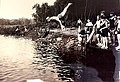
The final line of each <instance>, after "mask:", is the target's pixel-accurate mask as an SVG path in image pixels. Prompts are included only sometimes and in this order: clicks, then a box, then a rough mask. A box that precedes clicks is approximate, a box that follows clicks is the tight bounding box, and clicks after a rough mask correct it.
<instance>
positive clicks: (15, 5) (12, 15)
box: [0, 0, 56, 19]
mask: <svg viewBox="0 0 120 82" xmlns="http://www.w3.org/2000/svg"><path fill="white" fill-rule="evenodd" d="M55 1H56V0H0V18H5V19H18V18H29V19H30V18H32V13H33V12H34V10H33V9H32V6H33V5H34V4H36V3H38V4H40V5H41V4H42V3H45V2H47V3H48V4H49V5H53V4H54V2H55Z"/></svg>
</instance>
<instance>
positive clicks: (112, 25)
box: [109, 12, 116, 45]
mask: <svg viewBox="0 0 120 82" xmlns="http://www.w3.org/2000/svg"><path fill="white" fill-rule="evenodd" d="M109 21H110V26H109V32H110V38H111V44H112V45H114V44H113V42H114V41H115V38H114V37H115V36H114V35H115V34H114V33H115V27H116V24H115V21H116V16H115V15H114V13H113V12H111V13H110V18H109Z"/></svg>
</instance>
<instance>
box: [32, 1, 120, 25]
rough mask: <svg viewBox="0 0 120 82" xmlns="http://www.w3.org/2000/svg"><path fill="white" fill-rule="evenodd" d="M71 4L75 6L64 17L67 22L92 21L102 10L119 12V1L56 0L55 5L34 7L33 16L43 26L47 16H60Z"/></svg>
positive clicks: (36, 5)
mask: <svg viewBox="0 0 120 82" xmlns="http://www.w3.org/2000/svg"><path fill="white" fill-rule="evenodd" d="M69 2H71V3H73V4H72V6H70V8H69V10H68V12H67V14H66V16H65V17H63V20H64V21H66V22H67V21H74V20H78V19H79V18H80V19H81V20H86V19H88V18H90V19H92V18H94V17H96V15H98V14H99V13H100V11H102V10H105V11H106V13H107V14H109V13H110V12H115V13H118V12H119V11H118V10H119V0H56V1H55V2H54V5H49V4H48V3H43V4H42V5H40V4H38V3H37V4H35V5H34V6H33V7H32V8H33V9H35V13H33V15H32V16H33V17H34V20H35V22H36V23H37V24H42V23H44V22H46V17H47V16H55V15H57V14H59V13H60V12H61V11H62V10H63V8H64V7H65V6H66V5H67V4H68V3H69Z"/></svg>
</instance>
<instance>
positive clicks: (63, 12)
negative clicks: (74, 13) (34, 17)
mask: <svg viewBox="0 0 120 82" xmlns="http://www.w3.org/2000/svg"><path fill="white" fill-rule="evenodd" d="M70 5H72V3H68V5H67V6H66V7H65V8H64V10H63V11H62V12H61V13H60V14H58V18H62V17H63V16H64V15H65V14H66V12H67V10H68V8H69V6H70Z"/></svg>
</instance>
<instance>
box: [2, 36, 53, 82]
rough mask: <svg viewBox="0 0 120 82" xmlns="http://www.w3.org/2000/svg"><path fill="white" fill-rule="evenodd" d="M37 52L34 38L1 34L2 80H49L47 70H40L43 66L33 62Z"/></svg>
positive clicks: (19, 81) (6, 81)
mask: <svg viewBox="0 0 120 82" xmlns="http://www.w3.org/2000/svg"><path fill="white" fill-rule="evenodd" d="M35 53H36V50H35V42H33V41H32V40H30V39H24V38H14V37H5V36H2V35H0V82H22V81H23V80H26V79H42V80H45V81H46V82H47V80H49V79H50V77H49V76H48V75H47V74H46V73H45V70H42V71H41V70H40V68H41V67H42V66H40V65H36V64H33V61H34V58H33V57H34V56H35ZM38 68H39V69H38ZM48 73H49V71H48ZM47 76H48V77H47ZM53 76H54V77H55V74H52V76H51V77H53Z"/></svg>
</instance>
